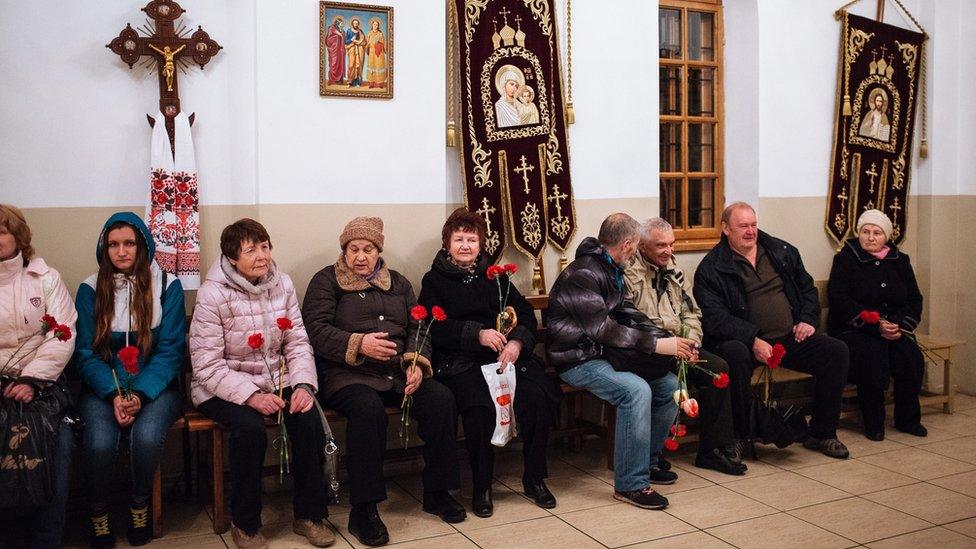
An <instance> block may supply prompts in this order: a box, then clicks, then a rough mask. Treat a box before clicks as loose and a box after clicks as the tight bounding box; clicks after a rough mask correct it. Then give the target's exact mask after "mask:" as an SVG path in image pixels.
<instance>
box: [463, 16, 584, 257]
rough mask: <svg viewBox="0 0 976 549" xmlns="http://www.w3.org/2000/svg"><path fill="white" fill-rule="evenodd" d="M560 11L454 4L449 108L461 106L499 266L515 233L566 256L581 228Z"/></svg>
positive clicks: (467, 172) (527, 246) (471, 198)
mask: <svg viewBox="0 0 976 549" xmlns="http://www.w3.org/2000/svg"><path fill="white" fill-rule="evenodd" d="M552 7H553V6H552V4H551V2H550V1H549V0H448V11H449V15H448V27H449V28H448V50H449V51H448V54H449V67H448V81H449V88H450V89H451V90H452V93H450V94H449V95H450V97H449V99H448V101H449V102H456V103H455V104H456V106H457V107H458V109H457V113H458V115H459V116H458V118H459V124H458V130H459V131H458V134H459V137H460V150H461V171H462V174H463V178H464V191H465V204H466V205H467V207H468V208H469V209H471V210H472V211H474V212H476V213H478V214H479V215H481V216H483V217H484V219H485V222H486V224H487V225H488V235H487V238H486V241H485V246H484V250H485V252H486V253H487V254H488V255H489V256H491V258H492V259H493V260H495V259H497V258H498V257H499V256H500V255H501V254H502V251H503V250H504V248H505V245H506V243H507V240H508V237H507V235H510V237H511V241H512V243H513V244H514V245H515V247H516V249H518V250H519V251H521V252H522V253H524V254H526V255H528V256H529V257H532V258H539V257H540V256H541V254H542V251H543V250H544V249H545V246H546V243H547V242H551V243H553V245H555V246H556V247H557V248H559V249H560V250H565V248H566V246H567V245H568V244H569V242H570V239H572V237H573V233H574V231H575V230H576V215H575V210H574V206H573V193H572V185H571V183H570V176H569V143H568V142H567V135H566V119H565V114H564V100H563V85H562V74H561V72H560V63H559V38H558V34H557V32H556V20H555V14H554V12H553V10H552ZM453 90H456V92H454V91H453ZM451 112H454V110H453V108H452V109H451ZM451 123H452V124H453V121H452V122H451Z"/></svg>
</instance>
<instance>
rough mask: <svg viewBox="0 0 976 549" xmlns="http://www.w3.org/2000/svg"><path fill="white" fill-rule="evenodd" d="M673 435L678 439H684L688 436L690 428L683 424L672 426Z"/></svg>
mask: <svg viewBox="0 0 976 549" xmlns="http://www.w3.org/2000/svg"><path fill="white" fill-rule="evenodd" d="M671 434H672V435H674V436H677V437H683V436H685V435H687V434H688V428H687V427H685V426H684V425H682V424H680V423H679V424H677V425H672V426H671Z"/></svg>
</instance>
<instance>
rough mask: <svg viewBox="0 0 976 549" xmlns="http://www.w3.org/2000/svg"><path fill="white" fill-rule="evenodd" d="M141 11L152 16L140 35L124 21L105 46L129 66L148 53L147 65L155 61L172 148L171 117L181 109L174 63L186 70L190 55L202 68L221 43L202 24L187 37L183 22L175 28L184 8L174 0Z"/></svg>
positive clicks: (161, 108)
mask: <svg viewBox="0 0 976 549" xmlns="http://www.w3.org/2000/svg"><path fill="white" fill-rule="evenodd" d="M142 11H144V12H146V15H147V16H149V19H150V20H152V21H151V22H150V21H149V20H147V21H146V24H145V25H143V26H141V27H139V31H141V32H142V34H144V35H145V36H140V33H139V32H137V31H136V30H135V29H133V28H132V25H131V24H126V26H125V28H124V29H122V32H120V33H119V35H118V36H117V37H115V38H114V39H112V41H111V42H110V43H108V44H106V45H105V47H106V48H109V49H110V50H112V51H113V52H114V53H115V54H117V55H118V56H119V57H121V58H122V61H123V62H125V63H126V64H127V65H129V68H130V69H131V68H132V67H133V65H135V64H136V63H137V62H139V60H140V59H141V58H142V57H144V56H149V57H150V60H148V61H147V62H146V64H145V65H146V67H150V66H152V65H153V63H155V65H156V71H157V72H158V73H159V111H160V112H161V113H163V115H165V116H166V131H167V133H168V134H169V143H170V148H172V149H174V150H175V148H176V144H175V137H174V135H175V134H174V132H175V128H174V125H173V118H174V117H176V115H177V114H179V113H180V91H179V86H178V82H177V78H176V68H177V65H179V68H180V69H181V70H185V69H186V68H187V67H188V66H189V62H188V61H187V59H186V58H190V59H192V62H193V63H196V64H197V65H199V66H200V68H201V69H202V68H203V66H204V65H206V64H207V62H209V61H210V59H211V58H213V56H215V55H217V52H219V51H220V50H221V49H222V46H221V45H220V44H218V43H217V42H215V41H214V40H213V39H212V38H210V35H209V34H207V32H206V31H204V30H203V28H202V27H197V30H196V31H195V32H193V34H191V35H190V36H189V37H187V36H186V35H187V34H188V33H189V32H190V31H189V30H188V29H187V28H186V27H185V26H184V25H181V26H180V28H179V29H177V28H176V25H175V21H176V20H177V19H178V18H179V17H180V16H181V15H183V13H184V12H185V10H184V9H183V8H181V7H180V5H179V4H177V3H176V2H174V1H173V0H152V2H149V3H148V4H146V7H144V8H142ZM191 116H192V115H191ZM152 124H153V121H152V120H151V121H150V125H152Z"/></svg>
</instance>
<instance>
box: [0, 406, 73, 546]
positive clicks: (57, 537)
mask: <svg viewBox="0 0 976 549" xmlns="http://www.w3.org/2000/svg"><path fill="white" fill-rule="evenodd" d="M57 428H58V448H57V453H56V454H55V455H54V456H51V463H52V464H53V466H54V468H55V469H54V480H53V483H52V488H53V491H54V493H53V494H52V496H51V502H50V503H48V504H47V505H44V506H42V507H32V508H21V509H4V510H3V512H4V513H5V516H4V517H3V521H2V522H0V547H7V543H8V541H9V543H10V546H11V547H18V546H20V545H19V544H18V542H19V541H20V540H17V539H16V538H17V537H18V536H19V535H20V534H21V533H23V536H24V539H23V540H22V542H23V546H24V547H27V549H56V548H57V547H61V531H62V530H63V529H64V515H65V508H66V507H67V502H68V490H69V488H70V486H71V456H72V453H73V452H74V446H75V438H74V433H73V432H72V430H71V427H70V426H69V425H68V424H66V423H64V422H59V423H58V427H57Z"/></svg>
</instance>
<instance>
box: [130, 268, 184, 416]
mask: <svg viewBox="0 0 976 549" xmlns="http://www.w3.org/2000/svg"><path fill="white" fill-rule="evenodd" d="M165 291H166V296H165V298H164V299H163V311H162V319H161V320H160V324H159V335H158V336H157V338H156V341H155V346H154V347H155V348H154V349H153V354H152V357H151V358H150V359H149V364H146V365H145V366H144V367H143V368H142V370H141V371H140V372H139V375H137V376H135V378H134V379H133V380H132V390H133V391H139V392H141V393H142V394H144V395H146V397H148V398H149V400H154V399H155V398H156V397H157V396H159V393H161V392H163V390H164V389H165V388H166V387H167V386H168V385H169V384H170V383H171V382H172V381H173V380H174V379H176V376H178V375H179V374H180V368H182V366H183V354H184V351H185V349H186V309H185V306H184V304H183V285H182V284H180V281H179V280H174V281H173V282H172V283H171V284H170V285H169V287H168V288H167V289H166V290H165Z"/></svg>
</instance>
